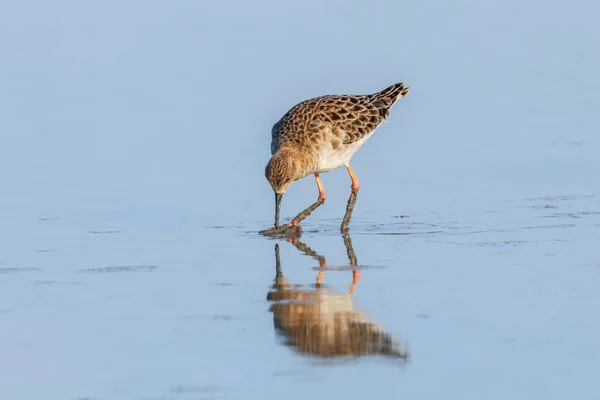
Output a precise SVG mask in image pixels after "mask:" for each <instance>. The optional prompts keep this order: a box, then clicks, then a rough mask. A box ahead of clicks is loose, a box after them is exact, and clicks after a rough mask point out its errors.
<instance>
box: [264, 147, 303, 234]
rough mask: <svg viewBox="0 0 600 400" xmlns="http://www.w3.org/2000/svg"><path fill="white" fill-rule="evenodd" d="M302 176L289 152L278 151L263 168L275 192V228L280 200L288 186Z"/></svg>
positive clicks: (277, 222) (277, 223)
mask: <svg viewBox="0 0 600 400" xmlns="http://www.w3.org/2000/svg"><path fill="white" fill-rule="evenodd" d="M303 176H304V174H302V173H301V171H300V168H299V164H298V162H297V160H295V159H294V157H293V154H292V153H291V152H289V151H285V150H280V151H278V152H277V153H275V154H274V155H273V157H271V159H270V160H269V162H268V163H267V167H266V168H265V177H266V178H267V180H268V181H269V183H270V184H271V187H272V188H273V192H275V226H276V227H277V226H279V210H280V209H281V198H282V197H283V194H284V193H285V191H286V190H287V189H288V188H289V186H290V185H291V184H292V182H294V181H295V180H297V179H300V178H302V177H303Z"/></svg>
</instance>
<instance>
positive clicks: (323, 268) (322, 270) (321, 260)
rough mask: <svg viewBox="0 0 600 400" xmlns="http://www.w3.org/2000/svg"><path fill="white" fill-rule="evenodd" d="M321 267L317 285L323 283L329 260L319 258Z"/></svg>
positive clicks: (319, 285)
mask: <svg viewBox="0 0 600 400" xmlns="http://www.w3.org/2000/svg"><path fill="white" fill-rule="evenodd" d="M319 268H321V270H320V271H319V275H317V287H321V285H322V284H323V275H325V268H327V260H325V259H324V258H322V259H319Z"/></svg>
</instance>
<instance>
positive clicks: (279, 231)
mask: <svg viewBox="0 0 600 400" xmlns="http://www.w3.org/2000/svg"><path fill="white" fill-rule="evenodd" d="M258 233H259V234H261V235H263V236H273V237H286V238H298V237H300V236H302V227H301V226H300V222H299V221H298V220H296V219H295V218H294V219H293V220H292V221H290V222H289V223H288V224H285V225H282V226H279V227H277V228H270V229H266V230H264V231H259V232H258Z"/></svg>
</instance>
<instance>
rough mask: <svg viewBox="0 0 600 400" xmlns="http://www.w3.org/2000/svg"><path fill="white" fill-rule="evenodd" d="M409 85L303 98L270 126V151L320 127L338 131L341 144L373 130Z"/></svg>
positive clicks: (307, 136) (298, 140)
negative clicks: (351, 93) (369, 92)
mask: <svg viewBox="0 0 600 400" xmlns="http://www.w3.org/2000/svg"><path fill="white" fill-rule="evenodd" d="M408 91H409V89H408V88H405V87H404V84H403V83H397V84H395V85H392V86H390V87H388V88H386V89H384V90H382V91H381V92H377V93H374V94H370V95H330V96H321V97H316V98H314V99H310V100H306V101H303V102H301V103H299V104H297V105H295V106H294V107H293V108H292V109H290V110H289V111H288V112H287V113H286V114H285V115H284V116H283V117H281V119H280V120H279V121H278V122H277V123H276V124H275V125H274V126H273V129H272V130H271V154H275V152H277V149H279V147H280V146H281V145H282V144H283V143H286V142H294V143H295V144H296V145H302V144H304V143H303V142H305V141H308V140H310V138H311V137H312V136H314V135H318V134H319V132H320V131H322V130H328V129H331V130H332V131H335V132H339V133H340V136H341V137H340V139H341V140H342V141H343V143H344V144H350V143H353V142H356V141H359V140H361V139H363V138H364V137H366V136H367V135H368V134H370V133H371V132H373V131H374V130H375V128H377V126H379V124H381V122H382V121H384V120H385V119H386V118H387V116H388V115H389V110H390V108H391V107H392V105H394V103H395V102H396V101H398V100H399V99H400V98H402V97H403V96H406V94H408Z"/></svg>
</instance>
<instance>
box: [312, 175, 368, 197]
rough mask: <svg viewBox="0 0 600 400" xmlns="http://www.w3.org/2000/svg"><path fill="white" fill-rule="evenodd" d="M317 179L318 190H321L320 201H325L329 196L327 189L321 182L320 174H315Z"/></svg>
mask: <svg viewBox="0 0 600 400" xmlns="http://www.w3.org/2000/svg"><path fill="white" fill-rule="evenodd" d="M315 179H316V180H317V188H319V200H321V199H323V200H325V199H326V198H327V195H326V194H325V188H324V187H323V182H321V177H320V176H319V173H318V172H317V173H316V174H315ZM357 183H358V181H357Z"/></svg>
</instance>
